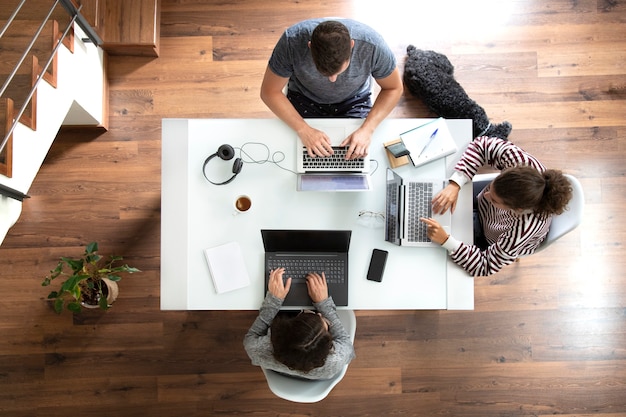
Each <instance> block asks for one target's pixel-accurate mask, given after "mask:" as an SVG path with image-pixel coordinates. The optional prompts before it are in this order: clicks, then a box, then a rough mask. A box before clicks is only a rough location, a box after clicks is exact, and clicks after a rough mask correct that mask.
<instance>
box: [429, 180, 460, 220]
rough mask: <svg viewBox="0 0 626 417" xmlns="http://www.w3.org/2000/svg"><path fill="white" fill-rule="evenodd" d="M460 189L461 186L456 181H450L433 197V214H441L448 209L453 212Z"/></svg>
mask: <svg viewBox="0 0 626 417" xmlns="http://www.w3.org/2000/svg"><path fill="white" fill-rule="evenodd" d="M460 189H461V187H459V185H458V184H457V183H455V182H452V181H451V182H450V184H448V185H447V186H446V188H444V189H443V190H441V191H440V192H439V193H437V195H436V196H435V197H433V201H432V203H433V212H434V213H435V214H443V213H445V212H446V210H448V209H450V213H454V209H455V208H456V202H457V199H458V198H459V190H460Z"/></svg>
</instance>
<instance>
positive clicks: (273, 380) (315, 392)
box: [262, 310, 356, 403]
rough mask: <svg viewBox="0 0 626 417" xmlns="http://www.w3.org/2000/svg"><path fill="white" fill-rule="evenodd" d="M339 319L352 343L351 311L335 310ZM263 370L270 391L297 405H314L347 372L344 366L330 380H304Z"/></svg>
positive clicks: (352, 317)
mask: <svg viewBox="0 0 626 417" xmlns="http://www.w3.org/2000/svg"><path fill="white" fill-rule="evenodd" d="M337 314H338V315H339V319H340V320H341V322H342V323H343V326H344V327H345V329H346V331H347V332H348V334H349V335H350V340H352V342H353V343H354V336H355V334H356V316H355V315H354V311H352V310H337ZM262 369H263V374H265V379H267V385H268V386H269V389H270V391H272V392H273V393H274V394H275V395H276V396H277V397H280V398H282V399H285V400H288V401H293V402H297V403H314V402H318V401H321V400H323V399H324V398H326V396H327V395H328V393H329V392H330V391H331V390H332V389H333V388H334V387H335V385H337V384H338V383H339V381H341V379H342V378H343V377H344V375H345V374H346V371H347V370H348V365H346V366H344V367H343V369H342V370H341V372H339V373H338V374H337V375H335V377H334V378H332V379H325V380H305V379H298V378H292V377H290V376H287V375H283V374H279V373H278V372H274V371H272V370H270V369H265V368H262Z"/></svg>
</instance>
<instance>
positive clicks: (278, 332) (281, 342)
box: [270, 311, 333, 372]
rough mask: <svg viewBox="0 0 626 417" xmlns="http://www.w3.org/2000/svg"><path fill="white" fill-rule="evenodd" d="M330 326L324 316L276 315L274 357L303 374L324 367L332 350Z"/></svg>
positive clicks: (310, 314)
mask: <svg viewBox="0 0 626 417" xmlns="http://www.w3.org/2000/svg"><path fill="white" fill-rule="evenodd" d="M328 326H329V324H328V322H327V321H326V319H325V318H324V317H322V316H321V315H320V314H318V313H315V312H312V311H303V312H302V313H300V314H298V315H297V316H295V317H281V316H280V315H278V316H276V317H275V318H274V320H273V321H272V325H271V326H270V333H271V336H270V337H271V341H272V347H273V350H274V352H273V355H274V358H275V359H276V360H277V361H279V362H281V363H283V364H285V365H286V366H287V367H289V368H290V369H294V370H298V371H302V372H309V371H310V370H312V369H315V368H319V367H320V366H323V365H324V363H325V362H326V357H327V356H328V354H329V353H330V351H331V349H332V348H333V338H332V335H331V334H330V332H329V331H328Z"/></svg>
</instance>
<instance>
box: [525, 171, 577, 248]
mask: <svg viewBox="0 0 626 417" xmlns="http://www.w3.org/2000/svg"><path fill="white" fill-rule="evenodd" d="M564 175H565V177H566V178H567V179H568V180H569V182H570V183H571V184H572V199H571V200H570V202H569V203H568V204H567V209H566V210H565V211H564V212H563V213H561V214H559V215H557V216H554V217H553V218H552V224H551V225H550V230H549V231H548V236H546V239H545V240H544V241H543V242H541V245H540V246H539V247H538V248H537V250H536V251H535V253H537V252H539V251H542V250H544V249H545V248H547V247H548V246H550V245H551V244H552V243H554V242H555V241H556V240H557V239H559V238H561V237H563V236H565V235H566V234H567V233H569V232H571V231H572V230H574V229H576V228H577V227H578V225H579V224H580V222H581V221H582V219H583V211H584V209H585V193H584V192H583V187H582V185H581V184H580V182H579V181H578V179H576V178H575V177H573V176H571V175H569V174H564Z"/></svg>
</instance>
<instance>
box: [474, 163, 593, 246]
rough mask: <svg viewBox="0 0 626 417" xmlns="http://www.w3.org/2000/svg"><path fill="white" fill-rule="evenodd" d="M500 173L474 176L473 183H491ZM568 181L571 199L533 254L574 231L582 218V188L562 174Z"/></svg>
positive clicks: (583, 197) (572, 177) (583, 202)
mask: <svg viewBox="0 0 626 417" xmlns="http://www.w3.org/2000/svg"><path fill="white" fill-rule="evenodd" d="M499 174H500V173H498V172H496V173H489V174H480V175H475V176H474V178H473V180H472V181H473V182H478V181H493V180H494V179H495V178H496V177H497V176H498V175H499ZM563 175H564V176H565V177H566V178H567V179H568V181H569V182H570V183H571V184H572V199H571V200H570V202H569V203H568V204H567V209H566V210H565V211H564V212H563V213H561V214H559V215H557V216H554V217H553V218H552V224H551V225H550V230H549V231H548V235H547V236H546V238H545V240H544V241H543V242H541V245H539V247H538V248H537V249H536V250H535V253H537V252H540V251H542V250H544V249H545V248H547V247H548V246H550V245H551V244H552V243H554V242H555V241H556V240H557V239H559V238H561V237H563V236H565V235H566V234H567V233H569V232H571V231H572V230H574V229H576V228H577V227H578V225H579V224H580V223H581V221H582V218H583V211H584V209H585V193H584V191H583V187H582V185H581V184H580V182H579V181H578V179H577V178H576V177H574V176H572V175H569V174H563Z"/></svg>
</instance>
